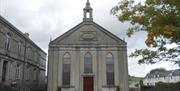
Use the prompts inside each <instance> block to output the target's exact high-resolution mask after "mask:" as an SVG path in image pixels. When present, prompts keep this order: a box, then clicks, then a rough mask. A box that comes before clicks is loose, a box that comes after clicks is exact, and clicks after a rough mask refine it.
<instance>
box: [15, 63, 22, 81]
mask: <svg viewBox="0 0 180 91" xmlns="http://www.w3.org/2000/svg"><path fill="white" fill-rule="evenodd" d="M20 69H21V66H20V64H17V65H16V74H15V76H16V79H20Z"/></svg>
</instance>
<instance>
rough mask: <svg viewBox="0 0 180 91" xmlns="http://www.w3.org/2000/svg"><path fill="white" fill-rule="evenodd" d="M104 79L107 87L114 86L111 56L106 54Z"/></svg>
mask: <svg viewBox="0 0 180 91" xmlns="http://www.w3.org/2000/svg"><path fill="white" fill-rule="evenodd" d="M106 78H107V85H111V86H113V85H114V60H113V55H112V54H111V53H108V54H107V56H106Z"/></svg>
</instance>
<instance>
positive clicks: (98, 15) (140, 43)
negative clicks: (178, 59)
mask: <svg viewBox="0 0 180 91" xmlns="http://www.w3.org/2000/svg"><path fill="white" fill-rule="evenodd" d="M139 1H140V0H139ZM142 1H143V0H142ZM118 2H119V0H90V3H91V7H92V8H93V18H94V21H95V22H96V23H98V24H99V25H101V26H102V27H104V28H106V29H107V30H109V31H110V32H112V33H113V34H115V35H116V36H118V37H120V38H121V39H125V40H126V42H127V43H128V54H130V52H132V51H133V50H135V49H136V48H145V47H146V46H145V44H144V41H145V39H146V33H144V32H139V33H136V34H135V35H134V36H132V37H131V38H127V36H126V30H127V28H128V26H130V24H128V23H120V22H119V21H118V20H117V19H116V17H114V16H113V15H111V14H110V9H111V8H112V7H113V6H114V5H116V4H117V3H118ZM85 3H86V0H0V14H1V15H2V16H3V17H4V18H6V19H7V20H8V21H9V22H10V23H12V24H13V25H14V26H15V27H17V28H18V29H19V30H20V31H22V32H28V33H29V34H30V38H31V39H32V40H33V41H34V42H35V43H36V44H37V45H39V46H40V47H41V48H42V49H43V50H44V51H45V52H46V53H47V50H48V43H49V40H50V38H52V39H55V38H56V37H58V36H60V35H62V34H63V33H64V32H66V31H68V30H69V29H71V28H72V27H74V26H75V25H77V24H79V23H80V22H82V19H83V8H84V7H85ZM159 67H163V68H166V69H168V70H172V69H176V68H178V66H177V65H173V64H172V63H169V62H161V63H157V64H155V65H139V64H138V62H137V59H135V58H128V68H129V74H130V75H133V76H139V77H143V76H145V75H146V74H147V73H148V72H149V71H150V70H151V69H154V68H159Z"/></svg>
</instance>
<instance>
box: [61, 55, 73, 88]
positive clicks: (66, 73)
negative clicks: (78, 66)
mask: <svg viewBox="0 0 180 91" xmlns="http://www.w3.org/2000/svg"><path fill="white" fill-rule="evenodd" d="M70 72H71V57H70V54H69V53H65V54H64V56H63V75H62V84H63V85H64V86H70Z"/></svg>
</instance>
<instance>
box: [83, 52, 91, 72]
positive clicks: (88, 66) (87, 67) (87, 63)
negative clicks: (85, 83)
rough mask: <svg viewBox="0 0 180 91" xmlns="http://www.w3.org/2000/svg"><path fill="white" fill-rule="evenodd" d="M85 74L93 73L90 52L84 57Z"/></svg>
mask: <svg viewBox="0 0 180 91" xmlns="http://www.w3.org/2000/svg"><path fill="white" fill-rule="evenodd" d="M84 73H92V55H91V54H90V53H89V52H87V53H86V54H85V56H84Z"/></svg>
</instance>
